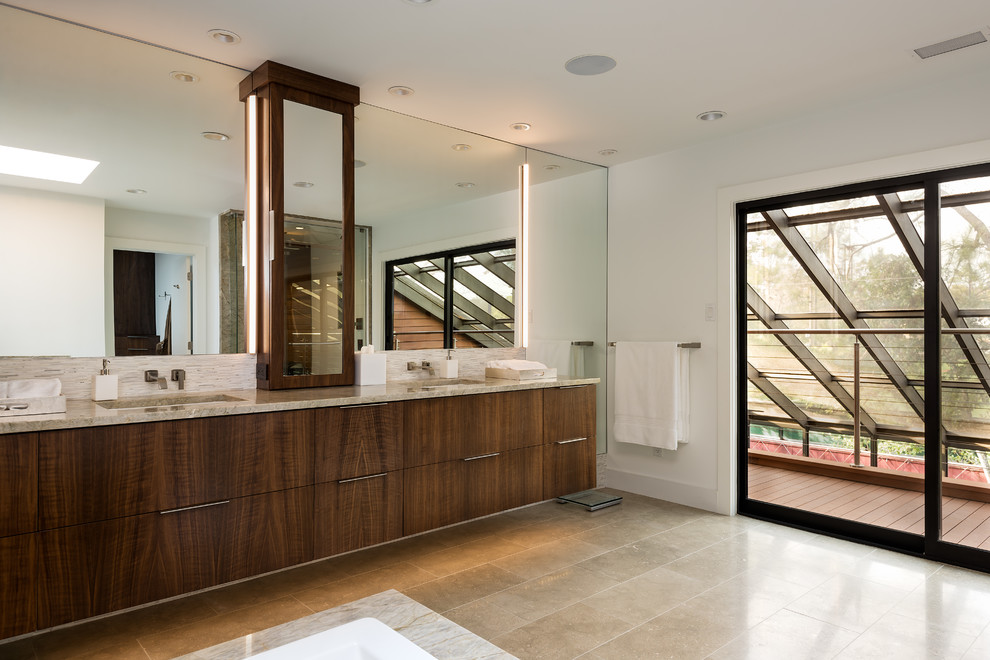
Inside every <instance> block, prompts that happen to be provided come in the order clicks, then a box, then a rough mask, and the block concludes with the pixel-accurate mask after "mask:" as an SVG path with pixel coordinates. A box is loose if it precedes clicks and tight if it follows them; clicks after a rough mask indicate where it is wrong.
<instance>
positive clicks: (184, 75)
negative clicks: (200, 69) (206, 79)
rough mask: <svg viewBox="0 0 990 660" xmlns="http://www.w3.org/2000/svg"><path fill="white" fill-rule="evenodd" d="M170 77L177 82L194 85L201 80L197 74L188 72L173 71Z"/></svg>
mask: <svg viewBox="0 0 990 660" xmlns="http://www.w3.org/2000/svg"><path fill="white" fill-rule="evenodd" d="M168 77H169V78H171V79H172V80H177V81H179V82H184V83H194V82H197V81H198V80H199V76H197V75H196V74H195V73H189V72H188V71H173V72H172V73H170V74H168Z"/></svg>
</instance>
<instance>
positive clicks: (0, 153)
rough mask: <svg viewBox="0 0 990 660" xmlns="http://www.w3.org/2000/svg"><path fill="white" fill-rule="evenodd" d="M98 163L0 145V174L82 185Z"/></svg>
mask: <svg viewBox="0 0 990 660" xmlns="http://www.w3.org/2000/svg"><path fill="white" fill-rule="evenodd" d="M99 164H100V163H99V162H97V161H95V160H86V159H85V158H75V157H73V156H62V155H59V154H50V153H45V152H43V151H32V150H31V149H18V148H17V147H5V146H2V145H0V174H12V175H14V176H23V177H29V178H32V179H45V180H47V181H61V182H64V183H82V182H83V181H85V180H86V178H87V177H89V175H90V174H91V173H92V172H93V170H95V169H96V166H97V165H99Z"/></svg>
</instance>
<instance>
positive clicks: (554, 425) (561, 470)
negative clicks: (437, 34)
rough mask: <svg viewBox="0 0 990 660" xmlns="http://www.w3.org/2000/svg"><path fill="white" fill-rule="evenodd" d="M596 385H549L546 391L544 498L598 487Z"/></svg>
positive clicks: (544, 413) (544, 400) (544, 398)
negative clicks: (550, 386)
mask: <svg viewBox="0 0 990 660" xmlns="http://www.w3.org/2000/svg"><path fill="white" fill-rule="evenodd" d="M595 397H596V388H595V386H594V385H578V386H571V387H555V388H548V389H546V390H544V391H543V428H544V437H545V443H544V448H543V467H544V473H543V474H544V478H543V498H544V499H551V498H554V497H559V496H561V495H567V494H570V493H577V492H579V491H582V490H588V489H589V488H594V487H595V482H596V473H597V451H596V444H597V443H596V440H595V426H596V421H595V420H596V418H595Z"/></svg>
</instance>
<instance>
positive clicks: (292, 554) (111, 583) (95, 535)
mask: <svg viewBox="0 0 990 660" xmlns="http://www.w3.org/2000/svg"><path fill="white" fill-rule="evenodd" d="M312 530H313V488H312V487H311V486H310V487H306V488H296V489H292V490H287V491H283V492H277V493H265V494H263V495H255V496H252V497H243V498H237V499H232V500H227V501H220V502H214V503H210V505H207V506H199V507H196V508H192V509H181V510H178V511H165V512H161V513H148V514H144V515H140V516H128V517H126V518H118V519H115V520H105V521H101V522H94V523H88V524H85V525H73V526H71V527H62V528H60V529H53V530H49V531H45V532H40V533H38V535H37V536H38V538H39V550H38V582H39V586H38V594H39V595H38V599H39V603H38V619H39V620H38V624H39V625H38V627H39V628H47V627H50V626H55V625H59V624H63V623H67V622H69V621H76V620H79V619H85V618H88V617H92V616H97V615H99V614H104V613H106V612H112V611H114V610H119V609H123V608H127V607H133V606H135V605H141V604H144V603H148V602H151V601H155V600H160V599H162V598H168V597H170V596H176V595H178V594H181V593H185V592H188V591H194V590H197V589H203V588H206V587H210V586H214V585H216V584H222V583H224V582H230V581H233V580H240V579H242V578H246V577H250V576H252V575H258V574H260V573H267V572H270V571H274V570H278V569H280V568H285V567H286V566H291V565H294V564H300V563H303V562H307V561H309V560H311V559H312V557H313V532H312Z"/></svg>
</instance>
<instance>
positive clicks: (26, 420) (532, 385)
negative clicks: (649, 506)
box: [0, 378, 599, 434]
mask: <svg viewBox="0 0 990 660" xmlns="http://www.w3.org/2000/svg"><path fill="white" fill-rule="evenodd" d="M452 382H453V383H454V384H446V383H443V381H442V380H440V379H429V380H425V381H424V380H418V381H414V380H404V381H394V382H389V383H386V384H385V385H369V386H363V387H360V386H347V387H319V388H309V389H300V390H280V391H277V392H270V391H267V390H221V391H217V392H201V391H200V392H176V391H175V390H172V391H169V392H168V393H163V394H162V395H161V396H162V399H163V401H166V400H167V401H169V402H171V401H174V400H176V399H179V398H181V397H183V396H188V397H193V396H204V395H207V396H208V395H226V396H227V397H233V398H234V399H236V400H234V401H231V400H226V401H214V402H205V403H182V404H172V405H168V404H166V405H156V406H142V407H134V408H117V409H107V408H104V407H102V406H100V405H99V404H97V403H96V402H93V401H89V400H82V399H69V400H68V401H67V402H66V411H65V412H64V413H56V414H50V415H23V416H19V417H4V418H2V419H0V434H7V433H29V432H32V431H49V430H54V429H70V428H86V427H93V426H111V425H114V424H137V423H141V422H158V421H165V420H175V419H191V418H195V417H218V416H223V415H242V414H247V413H260V412H274V411H279V410H302V409H305V408H324V407H331V406H348V405H359V404H367V403H380V402H387V401H408V400H411V399H430V398H436V397H446V396H464V395H468V394H486V393H489V392H512V391H516V390H530V389H542V388H549V387H561V386H564V387H566V386H574V385H590V384H597V383H598V382H599V379H598V378H577V379H555V380H531V381H512V380H500V379H494V378H490V379H486V380H480V379H479V380H471V381H465V380H464V379H458V380H456V381H452ZM151 396H152V397H153V396H154V395H151ZM148 398H150V397H149V396H142V397H133V399H140V400H145V399H148ZM118 401H121V402H124V401H128V399H127V398H121V399H118Z"/></svg>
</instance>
